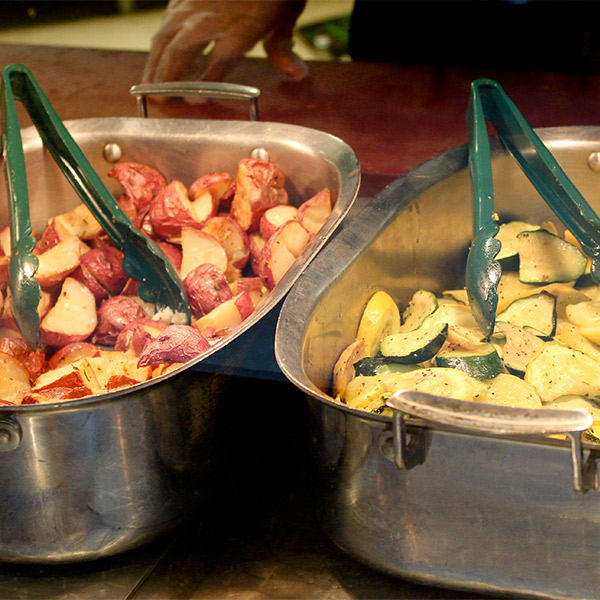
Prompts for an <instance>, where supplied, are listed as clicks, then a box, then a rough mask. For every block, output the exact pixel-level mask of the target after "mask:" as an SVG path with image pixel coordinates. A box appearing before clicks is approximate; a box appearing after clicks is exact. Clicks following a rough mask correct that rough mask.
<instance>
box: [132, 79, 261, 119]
mask: <svg viewBox="0 0 600 600" xmlns="http://www.w3.org/2000/svg"><path fill="white" fill-rule="evenodd" d="M129 93H130V94H132V95H134V96H135V97H136V101H137V106H138V115H139V116H140V117H142V118H145V117H147V116H148V107H147V103H146V97H147V96H166V97H170V98H189V97H196V98H206V99H210V98H224V99H226V100H230V99H233V100H247V101H248V102H250V120H251V121H258V97H259V96H260V90H259V89H258V88H255V87H252V86H249V85H240V84H237V83H221V82H211V81H181V82H179V81H177V82H166V83H140V84H139V85H134V86H133V87H131V88H130V90H129Z"/></svg>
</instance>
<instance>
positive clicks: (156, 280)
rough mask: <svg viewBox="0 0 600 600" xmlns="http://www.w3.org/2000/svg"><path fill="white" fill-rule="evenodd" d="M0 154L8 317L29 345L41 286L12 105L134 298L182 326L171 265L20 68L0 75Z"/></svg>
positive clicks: (183, 299)
mask: <svg viewBox="0 0 600 600" xmlns="http://www.w3.org/2000/svg"><path fill="white" fill-rule="evenodd" d="M1 86H2V87H1V96H2V154H3V159H4V174H5V179H6V188H7V193H8V202H9V209H10V210H9V218H10V233H11V246H12V251H11V260H10V267H9V287H10V292H11V296H12V307H13V315H14V318H15V321H16V323H17V326H18V327H19V331H20V332H21V335H22V336H23V338H24V339H25V340H26V341H27V344H28V345H29V347H30V348H36V347H37V345H38V343H39V326H40V318H39V314H38V311H37V307H38V304H39V301H40V296H41V292H40V286H39V284H38V282H37V281H36V280H35V279H34V275H35V272H36V270H37V268H38V264H39V263H38V259H37V257H36V256H35V255H34V254H32V251H33V248H34V246H35V243H36V240H35V238H34V237H33V236H32V235H31V233H32V232H31V221H30V214H29V193H28V189H27V176H26V171H25V157H24V153H23V146H22V140H21V132H20V126H19V119H18V115H17V109H16V104H15V101H16V100H18V101H19V102H21V103H22V105H23V106H24V108H25V109H26V111H27V113H28V115H29V117H30V119H31V121H32V122H33V124H34V125H35V127H36V129H37V131H38V133H39V134H40V137H41V139H42V141H43V143H44V145H45V147H46V148H47V149H48V150H49V152H50V154H51V155H52V158H53V159H54V160H55V161H56V163H57V164H58V166H59V167H60V169H61V171H62V172H63V174H64V175H65V176H66V178H67V180H68V181H69V183H70V184H71V186H72V187H73V189H74V190H75V191H76V192H77V194H78V195H79V197H80V199H81V200H82V202H83V203H84V204H85V205H86V206H87V207H88V208H89V210H90V211H91V213H92V214H93V215H94V217H95V218H96V219H97V220H98V222H99V223H100V225H101V226H102V227H103V228H104V230H105V231H106V233H107V234H108V236H109V237H110V239H111V241H112V242H113V244H114V245H115V246H116V247H117V248H118V249H119V250H121V252H123V255H124V259H123V269H124V271H125V273H126V274H127V275H129V276H130V277H132V278H134V279H136V280H137V282H138V294H139V295H140V297H141V298H142V299H144V300H145V301H147V302H152V303H154V304H156V305H157V307H158V308H159V309H161V308H169V309H171V310H172V311H173V313H176V314H178V315H182V316H183V318H182V320H185V321H186V322H188V323H189V321H190V309H189V304H188V300H187V296H186V294H185V291H184V289H183V285H182V283H181V280H180V278H179V276H178V274H177V271H176V270H175V268H174V266H173V265H172V263H171V262H170V261H169V259H168V258H167V257H166V256H165V255H164V253H163V252H162V251H161V250H160V248H159V247H158V246H157V245H156V244H155V243H154V242H152V240H150V239H149V238H148V237H147V236H146V235H144V234H143V233H142V232H141V231H139V229H137V228H136V227H135V226H134V225H133V224H132V223H131V221H130V220H129V218H128V217H127V215H126V214H125V213H124V212H123V210H122V209H121V207H120V206H119V204H118V203H117V201H116V200H115V198H114V197H113V195H112V194H111V193H110V192H109V191H108V189H107V188H106V186H105V185H104V184H103V183H102V180H101V179H100V177H99V176H98V174H97V173H96V172H95V171H94V169H93V168H92V166H91V165H90V163H89V162H88V160H87V159H86V157H85V155H84V154H83V152H82V151H81V149H80V148H79V146H78V145H77V144H76V143H75V140H74V139H73V138H72V137H71V135H70V134H69V132H68V131H67V129H66V127H65V126H64V125H63V123H62V121H61V120H60V118H59V117H58V115H57V114H56V112H55V111H54V109H53V107H52V105H51V104H50V102H49V101H48V99H47V98H46V96H45V95H44V93H43V91H42V90H41V88H40V87H39V85H38V84H37V83H36V81H35V79H34V77H33V75H32V74H31V72H30V71H29V69H27V68H26V67H24V66H23V65H18V64H13V65H9V66H7V67H5V68H4V69H3V71H2V84H1Z"/></svg>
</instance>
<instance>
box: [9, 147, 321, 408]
mask: <svg viewBox="0 0 600 600" xmlns="http://www.w3.org/2000/svg"><path fill="white" fill-rule="evenodd" d="M109 176H110V177H113V178H115V179H116V180H117V181H118V182H119V184H120V185H121V187H122V188H123V192H122V194H121V196H120V198H118V202H119V204H120V206H121V208H122V209H123V210H124V211H125V213H126V214H127V215H128V216H129V218H130V219H131V220H132V222H133V223H134V224H135V225H136V226H137V227H138V228H139V229H140V230H141V231H143V232H144V233H145V234H146V235H148V236H149V237H150V238H152V239H153V240H155V241H156V243H157V245H158V246H159V247H160V248H161V249H162V250H163V252H164V253H165V255H166V256H167V258H168V259H170V260H171V261H172V263H173V264H174V266H175V268H176V269H177V272H178V273H179V275H180V277H181V279H182V282H183V286H184V289H185V291H186V293H187V296H188V299H189V303H190V310H191V314H192V317H193V319H192V323H191V325H185V324H180V323H177V322H174V317H176V316H175V315H169V314H159V313H157V312H156V310H155V307H154V305H152V304H149V303H147V302H144V301H143V300H142V299H141V298H140V297H139V296H138V295H137V282H136V281H135V280H134V279H130V278H128V277H127V276H126V274H125V273H124V271H123V267H122V260H123V255H122V253H121V252H120V251H119V250H118V249H117V248H115V247H114V246H113V245H112V243H111V241H110V239H109V237H108V236H107V235H106V233H105V232H104V231H103V230H102V228H101V227H100V225H99V224H98V222H97V221H96V220H95V219H94V217H93V216H92V214H91V213H90V212H89V210H88V209H87V207H86V206H85V205H83V204H79V205H77V206H76V207H75V208H74V209H73V210H71V211H69V212H67V213H64V214H60V215H57V216H55V217H54V218H52V219H50V220H49V221H48V223H47V224H46V226H45V228H44V230H43V231H42V232H41V234H40V236H39V238H38V242H37V245H36V248H35V251H34V252H35V254H37V255H38V258H39V267H38V270H37V271H36V273H35V278H36V279H37V281H38V282H39V284H40V287H41V289H42V294H41V301H40V304H39V306H38V312H39V314H40V342H41V347H40V348H38V349H36V350H31V349H29V348H28V347H27V344H26V343H25V341H24V340H23V339H22V338H21V337H20V335H19V332H18V330H17V326H16V324H15V321H14V319H13V317H12V312H11V298H10V291H9V289H8V286H7V283H8V265H9V262H10V253H11V247H10V232H9V229H8V227H6V228H5V229H4V230H2V231H0V292H1V294H0V404H5V405H6V404H8V405H11V404H37V403H43V402H56V401H62V400H69V399H75V398H82V397H86V396H90V395H95V394H101V393H105V392H108V391H113V390H117V389H121V388H123V387H127V386H130V385H134V384H136V383H140V382H143V381H147V380H148V379H151V378H153V377H156V376H158V375H161V374H163V373H165V372H166V371H167V370H169V369H172V368H174V367H177V366H179V365H181V364H182V363H184V362H186V361H188V360H190V359H192V358H194V357H196V356H198V355H199V354H200V353H202V352H204V351H206V350H207V349H209V348H210V347H211V346H212V345H213V344H215V343H216V342H217V341H219V340H220V339H222V338H223V337H225V336H227V335H228V334H229V333H231V332H232V331H233V330H235V329H236V328H237V327H238V326H239V325H240V324H241V323H242V322H243V321H244V320H245V319H247V318H248V317H249V316H250V315H251V314H252V313H253V312H254V310H255V309H257V308H258V307H259V306H261V305H262V303H263V302H265V301H266V300H267V296H268V294H269V292H270V290H272V289H273V288H274V287H275V286H276V285H277V283H278V282H279V281H280V280H281V278H282V277H283V275H284V274H285V273H286V271H287V270H288V268H289V267H290V266H291V265H292V264H293V263H294V261H295V260H296V258H297V257H298V256H299V255H300V254H301V253H302V251H303V250H304V248H305V247H306V246H307V244H308V243H309V241H310V240H311V238H312V236H314V234H315V233H316V232H317V231H318V230H319V229H320V227H321V226H322V225H323V223H325V221H326V220H327V218H328V217H329V215H330V213H331V209H332V205H331V194H330V190H328V189H323V190H321V191H320V192H318V193H317V194H316V195H315V196H313V197H312V198H308V199H306V200H305V201H304V202H303V203H301V204H300V206H298V207H296V206H293V205H292V204H291V203H290V201H289V197H288V193H287V191H286V177H285V175H284V173H282V172H281V171H280V170H279V169H278V168H277V167H276V166H275V165H274V164H272V163H265V162H261V161H258V160H254V159H251V158H244V159H242V160H241V161H240V162H239V164H238V168H237V172H236V173H234V174H233V175H230V174H229V173H224V172H223V173H221V172H215V173H208V174H204V175H202V176H200V177H199V178H196V179H195V180H193V182H192V183H191V184H190V185H189V186H186V185H185V184H184V183H183V182H181V181H177V180H175V181H170V182H169V181H167V180H166V179H165V177H164V176H163V175H162V174H161V173H159V172H158V171H157V170H155V169H153V168H152V167H150V166H148V165H143V164H138V163H120V164H118V165H116V166H115V167H114V168H113V169H112V170H111V171H110V173H109ZM175 320H176V319H175Z"/></svg>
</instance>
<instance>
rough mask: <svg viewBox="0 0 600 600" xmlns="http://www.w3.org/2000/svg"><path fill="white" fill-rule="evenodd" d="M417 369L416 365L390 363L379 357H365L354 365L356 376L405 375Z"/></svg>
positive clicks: (386, 359)
mask: <svg viewBox="0 0 600 600" xmlns="http://www.w3.org/2000/svg"><path fill="white" fill-rule="evenodd" d="M418 368H419V367H418V366H416V365H406V364H402V363H399V362H394V361H390V360H389V359H388V358H386V357H385V356H381V355H379V356H367V357H365V358H361V359H360V360H359V361H357V362H356V363H354V371H355V372H356V375H389V374H390V373H406V372H407V371H412V370H414V369H418Z"/></svg>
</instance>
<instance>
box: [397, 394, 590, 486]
mask: <svg viewBox="0 0 600 600" xmlns="http://www.w3.org/2000/svg"><path fill="white" fill-rule="evenodd" d="M386 404H387V405H388V406H389V407H390V408H392V409H393V411H394V431H393V443H394V456H395V462H396V465H397V466H398V468H401V469H410V468H412V467H414V466H416V465H417V464H422V463H423V462H424V460H425V456H424V452H425V445H424V444H423V443H418V442H417V441H415V439H414V438H413V439H411V436H410V434H409V433H408V432H407V428H406V416H407V415H410V416H411V417H418V418H420V419H423V420H425V421H428V422H433V423H437V424H440V425H444V426H448V427H451V428H454V429H459V430H462V431H467V432H474V433H486V434H490V435H499V436H502V435H536V434H537V435H539V434H541V435H555V434H564V435H566V436H567V437H568V438H569V440H570V443H571V459H572V466H573V488H574V489H575V490H576V491H578V492H586V491H588V490H589V489H598V482H597V478H596V462H595V460H591V461H587V462H586V463H585V464H584V460H583V448H582V444H581V432H582V431H585V430H586V429H588V428H589V427H590V426H591V425H592V423H593V418H592V416H591V414H590V413H589V412H587V411H586V410H583V409H565V410H563V409H560V410H559V409H550V408H547V409H546V408H544V409H536V408H515V407H509V406H500V405H496V404H487V403H485V402H469V401H466V400H456V399H453V398H445V397H443V396H434V395H432V394H426V393H424V392H418V391H414V390H400V391H398V392H396V393H395V394H393V395H392V396H391V397H390V398H388V400H387V402H386Z"/></svg>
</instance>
